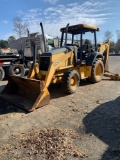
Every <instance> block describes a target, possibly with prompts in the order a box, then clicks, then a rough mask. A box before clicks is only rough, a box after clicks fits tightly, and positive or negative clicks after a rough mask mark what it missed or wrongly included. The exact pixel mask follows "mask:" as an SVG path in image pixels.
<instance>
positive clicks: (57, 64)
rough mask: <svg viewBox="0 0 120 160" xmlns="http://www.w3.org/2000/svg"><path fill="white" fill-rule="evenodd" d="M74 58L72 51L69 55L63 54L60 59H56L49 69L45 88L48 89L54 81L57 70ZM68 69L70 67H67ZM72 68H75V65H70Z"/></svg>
mask: <svg viewBox="0 0 120 160" xmlns="http://www.w3.org/2000/svg"><path fill="white" fill-rule="evenodd" d="M72 56H73V51H70V52H69V53H67V54H63V55H62V56H61V57H60V58H58V59H56V60H55V61H53V62H52V63H51V65H50V67H49V69H48V72H47V75H46V78H45V87H44V88H48V87H49V85H50V83H51V81H52V78H53V76H54V74H55V72H56V71H57V70H59V68H60V67H61V66H62V64H63V63H64V62H65V61H66V60H68V59H69V58H71V57H72ZM67 67H68V66H67ZM70 67H71V68H72V67H73V64H72V65H70Z"/></svg>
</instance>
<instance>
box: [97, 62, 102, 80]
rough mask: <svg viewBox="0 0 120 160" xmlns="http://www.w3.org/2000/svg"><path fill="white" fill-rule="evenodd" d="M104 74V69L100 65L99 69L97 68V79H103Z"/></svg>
mask: <svg viewBox="0 0 120 160" xmlns="http://www.w3.org/2000/svg"><path fill="white" fill-rule="evenodd" d="M102 73H103V68H102V66H101V65H100V64H99V65H98V66H97V67H96V77H101V75H102Z"/></svg>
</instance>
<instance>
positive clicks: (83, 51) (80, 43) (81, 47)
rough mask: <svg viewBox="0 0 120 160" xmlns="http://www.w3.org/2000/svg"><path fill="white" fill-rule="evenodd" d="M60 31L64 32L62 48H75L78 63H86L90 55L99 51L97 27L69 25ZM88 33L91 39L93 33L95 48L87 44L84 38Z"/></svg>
mask: <svg viewBox="0 0 120 160" xmlns="http://www.w3.org/2000/svg"><path fill="white" fill-rule="evenodd" d="M60 31H61V32H62V34H61V43H60V47H62V46H65V47H70V48H71V47H72V48H74V51H75V59H76V63H78V64H84V63H86V59H87V57H88V56H89V55H90V53H92V52H94V51H97V38H96V31H99V28H98V27H97V26H93V25H89V24H77V25H73V26H69V24H68V25H67V26H66V27H65V28H61V29H60ZM88 32H89V33H88ZM86 33H87V34H90V35H89V36H88V37H91V33H93V39H94V42H93V44H94V47H93V46H91V45H90V44H87V43H86V42H85V39H84V37H85V35H86ZM68 39H70V40H68ZM93 39H92V40H93Z"/></svg>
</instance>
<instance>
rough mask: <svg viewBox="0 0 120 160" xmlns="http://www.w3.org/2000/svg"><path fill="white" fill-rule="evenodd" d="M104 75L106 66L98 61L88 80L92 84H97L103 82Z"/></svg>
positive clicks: (94, 64)
mask: <svg viewBox="0 0 120 160" xmlns="http://www.w3.org/2000/svg"><path fill="white" fill-rule="evenodd" d="M103 74H104V65H103V62H102V61H101V60H99V59H98V60H96V61H95V62H94V63H93V66H92V71H91V77H90V78H88V80H89V81H90V82H92V83H97V82H100V81H101V80H102V77H103Z"/></svg>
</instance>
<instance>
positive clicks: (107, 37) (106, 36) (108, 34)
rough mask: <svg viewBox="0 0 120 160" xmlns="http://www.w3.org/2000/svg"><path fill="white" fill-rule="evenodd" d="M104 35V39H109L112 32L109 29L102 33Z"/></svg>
mask: <svg viewBox="0 0 120 160" xmlns="http://www.w3.org/2000/svg"><path fill="white" fill-rule="evenodd" d="M104 37H105V40H110V39H111V38H112V37H113V34H112V32H111V31H106V32H105V33H104Z"/></svg>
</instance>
